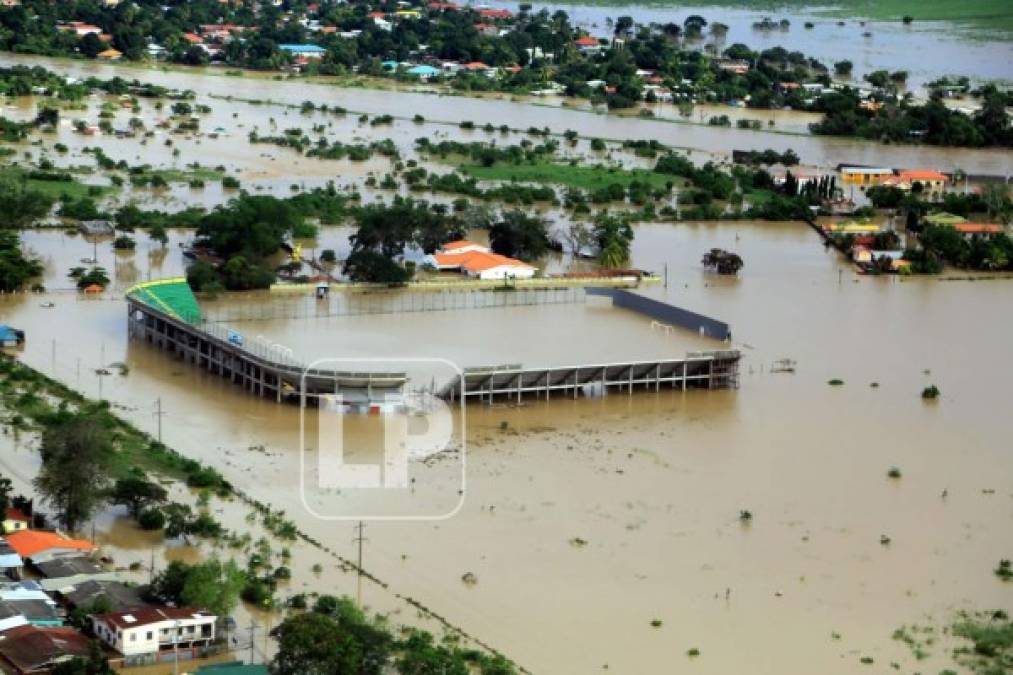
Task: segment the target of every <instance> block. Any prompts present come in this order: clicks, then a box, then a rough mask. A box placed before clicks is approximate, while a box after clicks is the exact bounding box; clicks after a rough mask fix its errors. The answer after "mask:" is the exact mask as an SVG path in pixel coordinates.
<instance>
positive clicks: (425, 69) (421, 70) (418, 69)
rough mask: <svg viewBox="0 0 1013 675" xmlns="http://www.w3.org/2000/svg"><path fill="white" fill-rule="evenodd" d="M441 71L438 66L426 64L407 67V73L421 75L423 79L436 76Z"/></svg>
mask: <svg viewBox="0 0 1013 675" xmlns="http://www.w3.org/2000/svg"><path fill="white" fill-rule="evenodd" d="M441 73H442V71H441V70H440V69H439V68H433V67H432V66H426V65H422V66H414V67H413V68H409V69H408V74H409V75H414V76H415V77H421V78H423V79H428V78H430V77H437V76H438V75H440V74H441Z"/></svg>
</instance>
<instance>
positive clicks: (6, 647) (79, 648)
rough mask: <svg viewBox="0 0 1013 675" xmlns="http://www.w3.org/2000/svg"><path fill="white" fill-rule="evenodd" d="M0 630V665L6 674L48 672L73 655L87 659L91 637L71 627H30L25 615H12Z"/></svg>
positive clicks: (20, 674)
mask: <svg viewBox="0 0 1013 675" xmlns="http://www.w3.org/2000/svg"><path fill="white" fill-rule="evenodd" d="M9 621H10V623H11V624H18V623H20V625H10V626H9V627H8V626H5V629H4V630H3V631H2V632H0V665H2V667H3V670H4V671H5V672H8V673H15V674H17V675H34V674H36V673H48V672H50V671H51V670H52V669H53V668H54V667H56V666H57V665H59V664H61V663H64V662H66V661H70V660H72V659H74V658H87V657H88V654H89V653H90V650H91V640H89V639H88V638H87V637H85V636H84V635H82V634H81V633H79V632H78V631H76V630H74V629H73V628H57V627H43V626H33V625H31V624H29V623H28V622H27V621H26V620H25V619H24V617H12V618H11V620H9Z"/></svg>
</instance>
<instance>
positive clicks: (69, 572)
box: [34, 556, 105, 579]
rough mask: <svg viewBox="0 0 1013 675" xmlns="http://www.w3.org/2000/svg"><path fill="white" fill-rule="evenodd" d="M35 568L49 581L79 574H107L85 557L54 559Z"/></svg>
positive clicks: (36, 565) (37, 564) (38, 563)
mask: <svg viewBox="0 0 1013 675" xmlns="http://www.w3.org/2000/svg"><path fill="white" fill-rule="evenodd" d="M34 567H35V569H37V570H39V572H40V573H41V574H42V576H44V577H46V578H47V579H60V578H63V577H72V576H76V575H78V574H102V573H103V572H105V568H103V567H102V566H101V565H99V564H97V563H96V562H95V561H93V560H91V559H90V558H86V557H84V556H67V557H59V558H53V559H51V560H47V561H45V562H36V563H35V565H34Z"/></svg>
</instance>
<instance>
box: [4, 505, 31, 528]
mask: <svg viewBox="0 0 1013 675" xmlns="http://www.w3.org/2000/svg"><path fill="white" fill-rule="evenodd" d="M29 522H31V519H30V518H29V517H28V515H27V514H25V513H24V512H23V511H21V510H20V509H16V508H14V507H13V506H8V507H7V512H6V513H5V514H4V520H3V528H4V532H18V531H20V530H27V529H28V524H29Z"/></svg>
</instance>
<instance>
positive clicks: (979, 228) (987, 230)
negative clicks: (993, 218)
mask: <svg viewBox="0 0 1013 675" xmlns="http://www.w3.org/2000/svg"><path fill="white" fill-rule="evenodd" d="M950 227H952V228H953V229H954V230H956V231H957V232H959V233H961V234H962V235H964V236H965V237H968V238H970V237H973V236H974V235H976V234H977V235H981V236H984V237H993V236H995V235H997V234H1000V233H1002V225H998V224H996V223H953V224H952V225H950Z"/></svg>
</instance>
